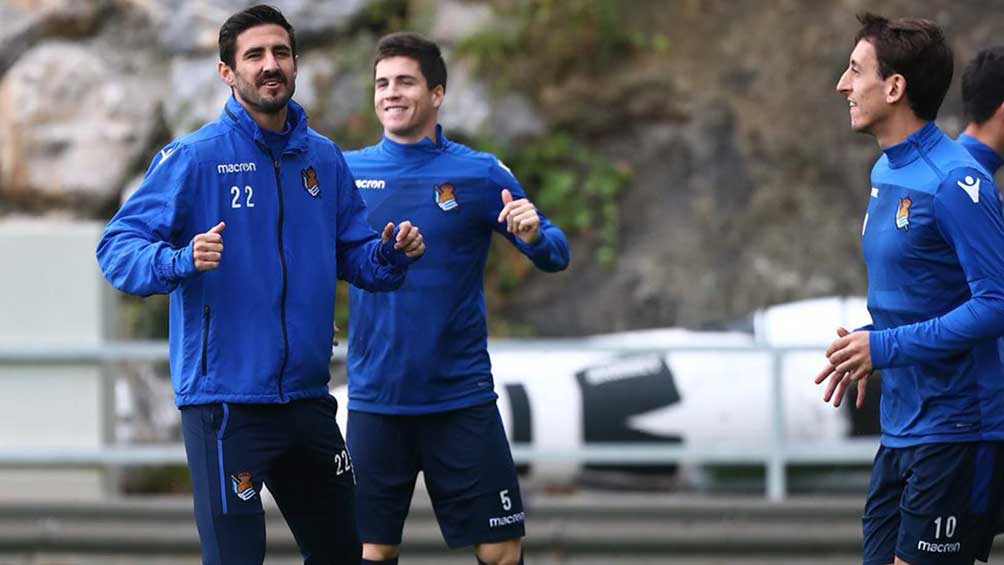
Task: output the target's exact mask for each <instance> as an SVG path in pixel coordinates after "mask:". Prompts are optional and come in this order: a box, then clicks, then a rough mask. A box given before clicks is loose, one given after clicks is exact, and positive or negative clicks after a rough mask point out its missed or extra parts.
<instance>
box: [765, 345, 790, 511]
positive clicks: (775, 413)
mask: <svg viewBox="0 0 1004 565" xmlns="http://www.w3.org/2000/svg"><path fill="white" fill-rule="evenodd" d="M783 355H784V353H783V352H782V351H780V350H777V349H771V350H770V361H771V387H770V389H771V390H770V395H771V403H770V415H771V420H770V421H771V426H770V431H771V434H770V450H769V453H768V455H767V499H768V500H770V501H771V502H781V501H783V500H784V498H785V496H786V494H787V490H788V487H787V475H786V473H787V465H786V463H787V462H786V461H785V437H784V435H785V430H784V381H783V371H782V364H781V362H782V359H783Z"/></svg>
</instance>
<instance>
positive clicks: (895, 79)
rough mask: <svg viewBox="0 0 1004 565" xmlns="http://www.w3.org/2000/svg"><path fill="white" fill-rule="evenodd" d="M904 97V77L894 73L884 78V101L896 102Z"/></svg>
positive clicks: (887, 102)
mask: <svg viewBox="0 0 1004 565" xmlns="http://www.w3.org/2000/svg"><path fill="white" fill-rule="evenodd" d="M905 98H906V77H904V76H903V75H901V74H899V73H895V74H893V75H892V76H890V77H889V78H887V79H885V102H886V104H896V103H897V102H899V101H900V100H903V99H905Z"/></svg>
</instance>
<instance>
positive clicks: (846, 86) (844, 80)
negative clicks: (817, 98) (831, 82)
mask: <svg viewBox="0 0 1004 565" xmlns="http://www.w3.org/2000/svg"><path fill="white" fill-rule="evenodd" d="M850 91H851V78H850V72H849V71H844V74H842V75H840V80H838V81H837V92H839V93H841V94H848V93H850Z"/></svg>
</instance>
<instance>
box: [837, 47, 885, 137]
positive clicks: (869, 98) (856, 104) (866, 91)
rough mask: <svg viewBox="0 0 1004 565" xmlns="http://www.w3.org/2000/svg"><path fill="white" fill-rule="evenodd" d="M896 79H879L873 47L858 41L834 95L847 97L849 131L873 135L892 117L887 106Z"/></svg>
mask: <svg viewBox="0 0 1004 565" xmlns="http://www.w3.org/2000/svg"><path fill="white" fill-rule="evenodd" d="M896 76H898V75H892V76H890V77H887V78H885V79H883V78H882V76H881V74H880V73H879V62H878V57H877V56H876V55H875V47H874V46H872V44H871V43H869V42H868V41H867V40H865V39H862V40H861V41H858V44H857V45H856V46H855V47H854V51H852V52H851V57H850V62H849V63H848V65H847V70H845V71H844V74H843V75H841V76H840V80H839V81H838V82H837V92H839V93H840V94H843V95H844V96H846V97H847V102H848V105H849V107H850V109H849V111H850V117H851V129H853V130H854V131H858V132H863V133H871V134H873V135H874V134H876V129H880V128H881V127H882V125H883V122H885V121H886V119H887V118H888V117H889V115H890V114H891V113H892V105H891V104H892V103H894V102H895V101H896V100H895V99H890V95H891V90H890V89H891V87H893V86H894V85H893V84H892V81H894V77H896Z"/></svg>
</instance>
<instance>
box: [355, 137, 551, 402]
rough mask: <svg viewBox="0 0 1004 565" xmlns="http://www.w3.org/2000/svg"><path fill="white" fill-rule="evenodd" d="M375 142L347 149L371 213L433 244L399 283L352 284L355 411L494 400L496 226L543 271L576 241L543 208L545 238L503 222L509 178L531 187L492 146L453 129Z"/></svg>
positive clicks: (516, 192) (519, 192) (514, 186)
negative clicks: (489, 302)
mask: <svg viewBox="0 0 1004 565" xmlns="http://www.w3.org/2000/svg"><path fill="white" fill-rule="evenodd" d="M436 134H437V135H436V136H437V141H436V142H435V143H434V142H433V141H432V140H430V139H428V138H426V139H425V140H423V141H421V142H419V143H415V144H407V145H406V144H400V143H395V142H394V141H391V140H390V139H387V138H386V137H385V138H384V139H383V140H382V141H381V142H380V143H378V144H377V145H373V146H371V147H366V148H364V149H362V150H359V151H348V152H346V153H345V158H346V160H347V161H348V163H349V167H350V168H351V169H352V172H353V174H354V175H355V178H356V186H358V187H359V189H360V192H361V193H362V196H363V200H365V201H366V206H367V209H368V210H369V216H368V217H369V222H370V225H371V226H372V227H374V228H377V229H379V228H382V227H383V226H384V225H385V224H386V223H387V222H389V221H392V222H399V221H402V220H406V219H407V220H411V221H412V222H413V223H415V224H416V225H418V226H420V228H421V230H422V234H423V236H424V238H425V243H426V252H425V256H424V257H423V258H422V261H420V262H418V263H416V264H415V265H413V266H412V267H411V269H410V270H409V273H408V280H407V281H405V283H404V285H403V286H402V287H401V288H400V289H399V290H397V291H394V292H388V293H382V294H375V293H372V292H368V291H367V290H365V289H359V288H352V289H351V290H350V300H349V304H350V315H349V350H348V377H349V409H351V410H360V411H364V412H376V413H383V414H425V413H433V412H442V411H447V410H453V409H457V408H464V407H467V406H473V405H476V404H481V403H484V402H490V401H492V400H494V399H495V398H496V395H495V391H494V384H493V382H492V374H491V361H490V360H489V358H488V350H487V335H488V330H487V323H486V321H485V296H484V270H485V261H486V259H487V256H488V246H489V243H490V242H491V235H492V232H495V231H497V232H499V233H501V234H502V235H504V236H505V237H506V238H507V239H508V240H509V241H510V242H511V243H512V244H513V245H515V246H516V247H517V248H518V249H519V250H520V251H522V252H523V253H524V254H525V255H526V256H527V257H529V258H530V259H531V260H532V261H533V263H534V265H536V266H537V267H538V268H539V269H541V270H544V271H560V270H562V269H564V268H565V267H566V266H567V265H568V260H569V255H568V242H567V240H566V239H565V235H564V234H563V233H562V232H561V230H560V229H559V228H558V227H557V226H555V225H554V224H552V223H551V222H549V221H548V220H547V218H545V217H544V216H543V214H541V228H540V239H539V240H538V241H536V242H534V244H533V245H526V244H524V243H523V242H522V241H521V240H519V239H518V238H516V237H515V236H513V235H512V234H510V233H508V232H507V231H506V228H505V224H504V223H498V222H497V221H496V220H497V218H498V214H499V212H501V210H502V196H501V191H502V189H503V188H508V189H509V190H510V191H511V192H512V195H513V199H519V198H524V197H525V196H526V195H525V193H524V191H523V188H522V187H521V186H520V184H519V182H518V181H517V180H516V179H515V178H514V177H513V175H512V173H511V172H510V171H509V170H508V169H507V168H506V167H505V166H504V165H503V164H502V163H501V162H499V160H498V159H496V158H495V157H494V156H492V155H490V154H487V153H480V152H477V151H474V150H472V149H470V148H468V147H465V146H463V145H461V144H459V143H455V142H452V141H450V140H448V139H446V137H445V136H443V134H442V130H441V128H439V127H437V129H436Z"/></svg>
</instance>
